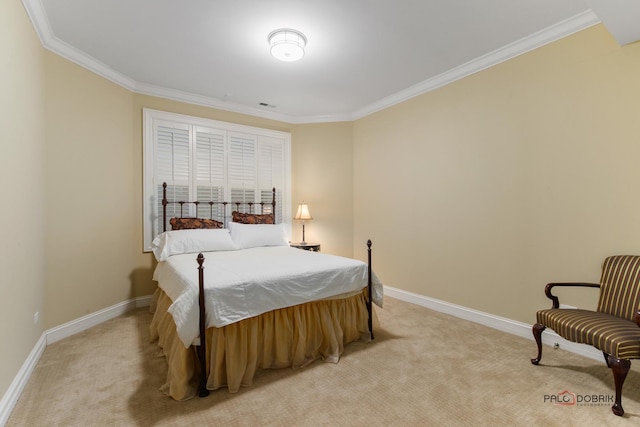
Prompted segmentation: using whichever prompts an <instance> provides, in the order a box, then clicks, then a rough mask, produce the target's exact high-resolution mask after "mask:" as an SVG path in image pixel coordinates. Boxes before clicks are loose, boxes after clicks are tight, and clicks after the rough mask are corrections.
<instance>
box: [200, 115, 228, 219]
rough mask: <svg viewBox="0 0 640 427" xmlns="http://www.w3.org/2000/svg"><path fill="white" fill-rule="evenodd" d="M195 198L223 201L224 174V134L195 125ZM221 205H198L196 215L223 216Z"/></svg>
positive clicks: (205, 216) (201, 216)
mask: <svg viewBox="0 0 640 427" xmlns="http://www.w3.org/2000/svg"><path fill="white" fill-rule="evenodd" d="M195 132H196V155H195V158H196V170H195V178H196V184H195V185H196V200H200V201H217V202H222V201H224V188H225V176H226V162H225V136H226V133H225V132H224V131H221V130H216V129H209V128H204V127H196V129H195ZM222 209H223V207H222V206H221V205H215V206H213V207H212V206H210V205H208V204H200V205H198V209H197V213H196V216H197V217H199V218H211V217H213V218H217V219H220V218H222V217H223V216H224V212H223V211H222Z"/></svg>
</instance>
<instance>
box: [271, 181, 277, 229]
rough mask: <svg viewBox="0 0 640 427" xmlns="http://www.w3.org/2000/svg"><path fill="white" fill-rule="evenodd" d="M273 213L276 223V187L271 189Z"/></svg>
mask: <svg viewBox="0 0 640 427" xmlns="http://www.w3.org/2000/svg"><path fill="white" fill-rule="evenodd" d="M271 213H272V214H273V219H274V221H273V222H275V219H276V187H273V188H272V189H271Z"/></svg>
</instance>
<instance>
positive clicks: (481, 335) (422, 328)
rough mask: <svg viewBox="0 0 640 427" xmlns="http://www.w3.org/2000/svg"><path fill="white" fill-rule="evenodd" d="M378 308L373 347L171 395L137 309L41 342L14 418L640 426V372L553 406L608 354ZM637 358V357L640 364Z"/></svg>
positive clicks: (584, 387) (26, 421)
mask: <svg viewBox="0 0 640 427" xmlns="http://www.w3.org/2000/svg"><path fill="white" fill-rule="evenodd" d="M385 304H386V306H385V309H384V310H380V309H378V310H377V313H378V318H379V319H380V324H381V326H380V328H379V329H378V330H377V331H376V340H375V341H374V342H373V343H370V344H364V343H359V342H358V343H353V344H351V345H349V346H347V349H346V351H345V354H344V355H343V357H342V359H341V360H340V363H338V364H328V363H323V362H316V363H314V364H312V365H310V366H308V367H306V368H304V369H302V370H298V369H295V370H294V369H281V370H275V371H262V372H260V373H259V374H258V376H257V378H256V380H255V384H254V386H253V387H249V388H243V389H241V391H240V392H239V393H237V394H229V393H228V392H227V391H226V390H218V391H216V392H213V393H212V394H211V395H210V396H209V397H207V398H204V399H200V398H196V399H192V400H189V401H186V402H175V401H173V400H171V399H169V398H168V397H166V396H164V395H163V394H162V393H160V392H159V391H158V388H159V387H160V385H161V384H162V382H163V378H164V376H165V375H166V363H165V361H164V359H163V358H160V357H156V355H157V348H156V346H155V344H149V342H148V336H149V333H148V325H149V321H150V319H151V316H150V314H149V313H148V310H146V309H139V310H136V311H134V312H132V313H129V314H127V315H124V316H121V317H119V318H117V319H114V320H111V321H109V322H106V323H104V324H102V325H99V326H97V327H94V328H93V329H90V330H88V331H85V332H83V333H81V334H78V335H75V336H73V337H70V338H67V339H65V340H62V341H60V342H57V343H55V344H53V345H51V346H49V347H47V349H46V350H45V352H44V354H43V356H42V358H41V360H40V362H39V364H38V366H37V368H36V369H35V371H34V373H33V376H32V377H31V380H30V381H29V383H28V385H27V387H26V389H25V390H24V393H23V395H22V397H21V399H20V400H19V402H18V403H17V405H16V407H15V409H14V411H13V413H12V415H11V417H10V418H9V420H8V424H7V425H8V426H107V425H109V426H175V425H180V426H191V425H204V426H213V425H221V426H223V425H224V426H235V425H238V426H241V425H247V426H258V425H260V426H265V425H267V426H281V425H282V426H323V425H349V426H365V425H366V426H413V425H418V424H420V425H429V426H472V425H473V426H479V425H480V426H527V427H528V426H543V425H544V426H554V425H557V426H563V427H566V426H578V425H579V426H587V425H609V426H615V425H620V426H623V425H624V426H631V425H638V424H639V423H640V372H639V371H638V370H637V369H638V366H632V371H631V372H630V373H629V376H628V377H627V382H626V384H625V388H624V391H623V401H622V403H623V406H624V408H625V410H626V414H625V417H624V418H619V417H616V416H614V415H613V414H612V413H611V409H610V406H611V404H610V403H606V404H604V405H591V404H586V405H585V404H582V405H576V406H557V405H553V404H552V403H549V402H545V395H557V394H558V393H560V392H562V391H564V390H568V391H570V392H573V393H575V394H576V395H577V398H578V399H581V400H585V396H592V395H596V396H597V395H604V396H605V398H606V397H607V396H611V395H613V377H612V375H611V373H610V371H609V369H607V367H606V365H605V364H604V361H603V362H597V361H594V360H591V359H587V358H583V357H580V356H576V355H574V354H572V353H569V352H566V351H563V350H553V349H551V348H549V347H545V348H544V353H543V358H542V363H543V364H544V366H543V365H541V366H537V367H536V366H533V365H531V363H530V362H529V359H530V358H531V357H533V356H535V353H536V352H535V344H534V342H533V341H532V340H527V339H523V338H519V337H516V336H513V335H510V334H506V333H502V332H498V331H496V330H493V329H490V328H486V327H483V326H480V325H477V324H474V323H471V322H467V321H464V320H460V319H457V318H454V317H451V316H447V315H444V314H441V313H437V312H434V311H430V310H427V309H425V308H421V307H417V306H414V305H411V304H408V303H405V302H402V301H398V300H394V299H391V298H386V299H385ZM636 364H638V365H640V361H637V362H636Z"/></svg>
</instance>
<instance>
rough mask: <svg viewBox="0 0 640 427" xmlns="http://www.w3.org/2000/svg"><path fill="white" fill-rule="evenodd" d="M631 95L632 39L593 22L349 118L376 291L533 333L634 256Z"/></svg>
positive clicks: (637, 47) (636, 203)
mask: <svg viewBox="0 0 640 427" xmlns="http://www.w3.org/2000/svg"><path fill="white" fill-rule="evenodd" d="M639 99H640V43H636V44H633V45H629V46H626V47H623V48H621V47H619V46H618V45H617V44H616V43H615V41H614V40H613V39H612V37H611V36H610V35H609V33H608V32H606V30H605V29H604V27H602V26H596V27H593V28H591V29H588V30H585V31H582V32H580V33H578V34H575V35H573V36H570V37H567V38H565V39H563V40H561V41H558V42H556V43H553V44H551V45H548V46H546V47H542V48H540V49H537V50H535V51H533V52H530V53H528V54H525V55H522V56H520V57H518V58H515V59H513V60H510V61H508V62H505V63H503V64H500V65H498V66H495V67H492V68H490V69H488V70H485V71H482V72H479V73H477V74H474V75H472V76H470V77H468V78H465V79H462V80H460V81H457V82H455V83H453V84H450V85H448V86H446V87H443V88H441V89H438V90H435V91H433V92H431V93H427V94H424V95H422V96H420V97H417V98H414V99H412V100H410V101H407V102H405V103H403V104H400V105H397V106H394V107H392V108H389V109H387V110H384V111H381V112H379V113H376V114H373V115H371V116H369V117H366V118H363V119H361V120H358V121H357V122H356V123H355V124H354V152H355V154H354V160H355V162H354V194H355V207H354V209H355V212H354V224H355V231H354V235H355V240H356V241H358V240H362V239H363V238H366V237H371V238H372V239H373V240H374V268H375V270H376V271H377V272H378V274H379V275H380V276H381V277H382V279H383V281H384V282H385V283H386V284H387V285H389V286H393V287H397V288H400V289H404V290H407V291H411V292H415V293H418V294H421V295H425V296H428V297H432V298H436V299H440V300H444V301H447V302H450V303H454V304H459V305H462V306H465V307H470V308H473V309H477V310H481V311H484V312H488V313H492V314H495V315H499V316H504V317H507V318H510V319H515V320H519V321H523V322H527V323H533V322H534V321H535V311H536V310H537V309H540V308H546V307H547V306H550V303H549V301H548V300H547V299H546V298H545V297H544V294H543V287H544V284H545V283H547V282H550V281H596V282H597V281H598V279H599V267H600V263H601V261H602V259H603V257H605V256H606V255H609V254H620V253H634V254H637V253H639V252H640V221H638V212H639V211H640V198H639V197H638V194H640V167H638V159H640V104H639V103H638V100H639ZM356 255H360V256H362V255H361V253H359V252H358V249H357V248H356ZM576 294H579V295H578V296H577V297H572V298H570V299H565V300H564V301H563V298H561V302H563V303H567V304H572V305H583V306H587V307H589V306H591V307H595V293H594V292H591V293H590V294H588V293H587V292H584V293H582V292H576Z"/></svg>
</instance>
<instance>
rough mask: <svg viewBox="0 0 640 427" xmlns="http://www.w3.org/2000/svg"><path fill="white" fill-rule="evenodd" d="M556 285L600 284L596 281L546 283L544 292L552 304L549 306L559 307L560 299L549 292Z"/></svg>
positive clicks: (591, 285)
mask: <svg viewBox="0 0 640 427" xmlns="http://www.w3.org/2000/svg"><path fill="white" fill-rule="evenodd" d="M556 286H563V287H582V288H599V287H600V284H598V283H579V282H575V283H547V286H545V287H544V294H545V295H546V296H547V298H549V299H550V300H551V301H553V305H552V306H551V308H560V301H558V297H557V296H555V295H552V294H551V289H553V288H554V287H556Z"/></svg>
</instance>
